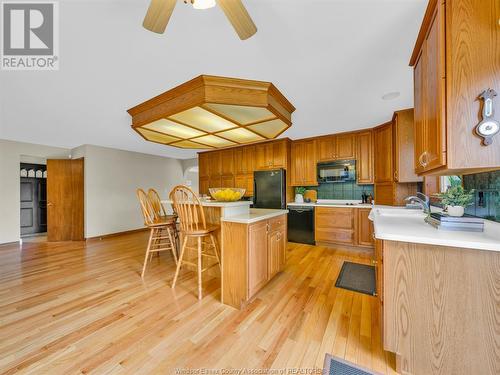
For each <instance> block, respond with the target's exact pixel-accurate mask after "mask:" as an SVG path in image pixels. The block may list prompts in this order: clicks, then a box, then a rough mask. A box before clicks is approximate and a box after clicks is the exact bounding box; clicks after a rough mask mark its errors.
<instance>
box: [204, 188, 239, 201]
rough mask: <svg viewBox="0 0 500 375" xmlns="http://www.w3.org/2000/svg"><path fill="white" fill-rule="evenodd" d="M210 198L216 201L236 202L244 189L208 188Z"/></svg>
mask: <svg viewBox="0 0 500 375" xmlns="http://www.w3.org/2000/svg"><path fill="white" fill-rule="evenodd" d="M208 190H209V192H210V195H211V196H212V198H214V199H215V200H216V201H218V202H236V201H238V200H240V199H241V198H242V197H243V195H244V194H245V189H239V188H210V189H208Z"/></svg>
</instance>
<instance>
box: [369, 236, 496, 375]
mask: <svg viewBox="0 0 500 375" xmlns="http://www.w3.org/2000/svg"><path fill="white" fill-rule="evenodd" d="M376 249H377V252H380V255H379V256H378V257H379V258H380V260H379V261H378V262H379V263H378V264H377V266H378V267H377V268H378V272H377V275H379V276H378V280H377V282H378V285H377V286H378V293H379V296H380V298H381V301H382V304H381V309H382V316H383V326H382V327H381V328H382V333H383V347H384V350H387V351H390V352H393V353H397V356H396V367H397V369H398V372H399V373H401V374H408V375H427V374H457V375H466V374H492V375H493V374H499V373H500V372H499V369H500V367H499V364H500V354H499V351H498V348H499V345H498V343H499V340H500V312H499V306H500V293H499V292H498V280H500V273H499V269H500V252H498V251H485V250H475V249H465V248H457V247H448V246H437V245H430V244H416V243H409V242H398V241H385V240H384V241H381V240H377V247H376ZM380 274H381V275H380Z"/></svg>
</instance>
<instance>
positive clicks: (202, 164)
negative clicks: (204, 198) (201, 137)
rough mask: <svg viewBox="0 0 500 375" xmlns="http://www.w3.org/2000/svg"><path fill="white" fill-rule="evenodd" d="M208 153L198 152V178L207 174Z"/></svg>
mask: <svg viewBox="0 0 500 375" xmlns="http://www.w3.org/2000/svg"><path fill="white" fill-rule="evenodd" d="M208 155H209V154H207V153H204V152H203V153H199V154H198V170H199V172H198V175H199V176H200V178H207V177H208V176H209V170H208V164H209V161H208Z"/></svg>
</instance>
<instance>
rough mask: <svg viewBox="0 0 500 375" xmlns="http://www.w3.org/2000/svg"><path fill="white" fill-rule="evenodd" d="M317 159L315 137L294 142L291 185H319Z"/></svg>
mask: <svg viewBox="0 0 500 375" xmlns="http://www.w3.org/2000/svg"><path fill="white" fill-rule="evenodd" d="M316 160H317V158H316V140H315V139H309V140H303V141H295V142H292V151H291V168H290V169H291V174H290V185H291V186H315V185H318V180H317V176H316V174H317V173H316Z"/></svg>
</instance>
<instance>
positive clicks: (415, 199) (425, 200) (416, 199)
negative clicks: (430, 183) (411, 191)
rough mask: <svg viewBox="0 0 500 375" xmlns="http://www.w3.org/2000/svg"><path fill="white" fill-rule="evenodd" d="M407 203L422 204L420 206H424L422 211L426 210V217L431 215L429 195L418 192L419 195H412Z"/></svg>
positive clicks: (407, 199)
mask: <svg viewBox="0 0 500 375" xmlns="http://www.w3.org/2000/svg"><path fill="white" fill-rule="evenodd" d="M405 201H406V202H408V203H418V204H420V206H422V209H423V210H424V213H425V214H426V215H430V213H431V206H430V198H429V197H428V196H427V195H425V194H423V193H420V192H418V193H417V195H412V196H410V197H408V198H406V199H405Z"/></svg>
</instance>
